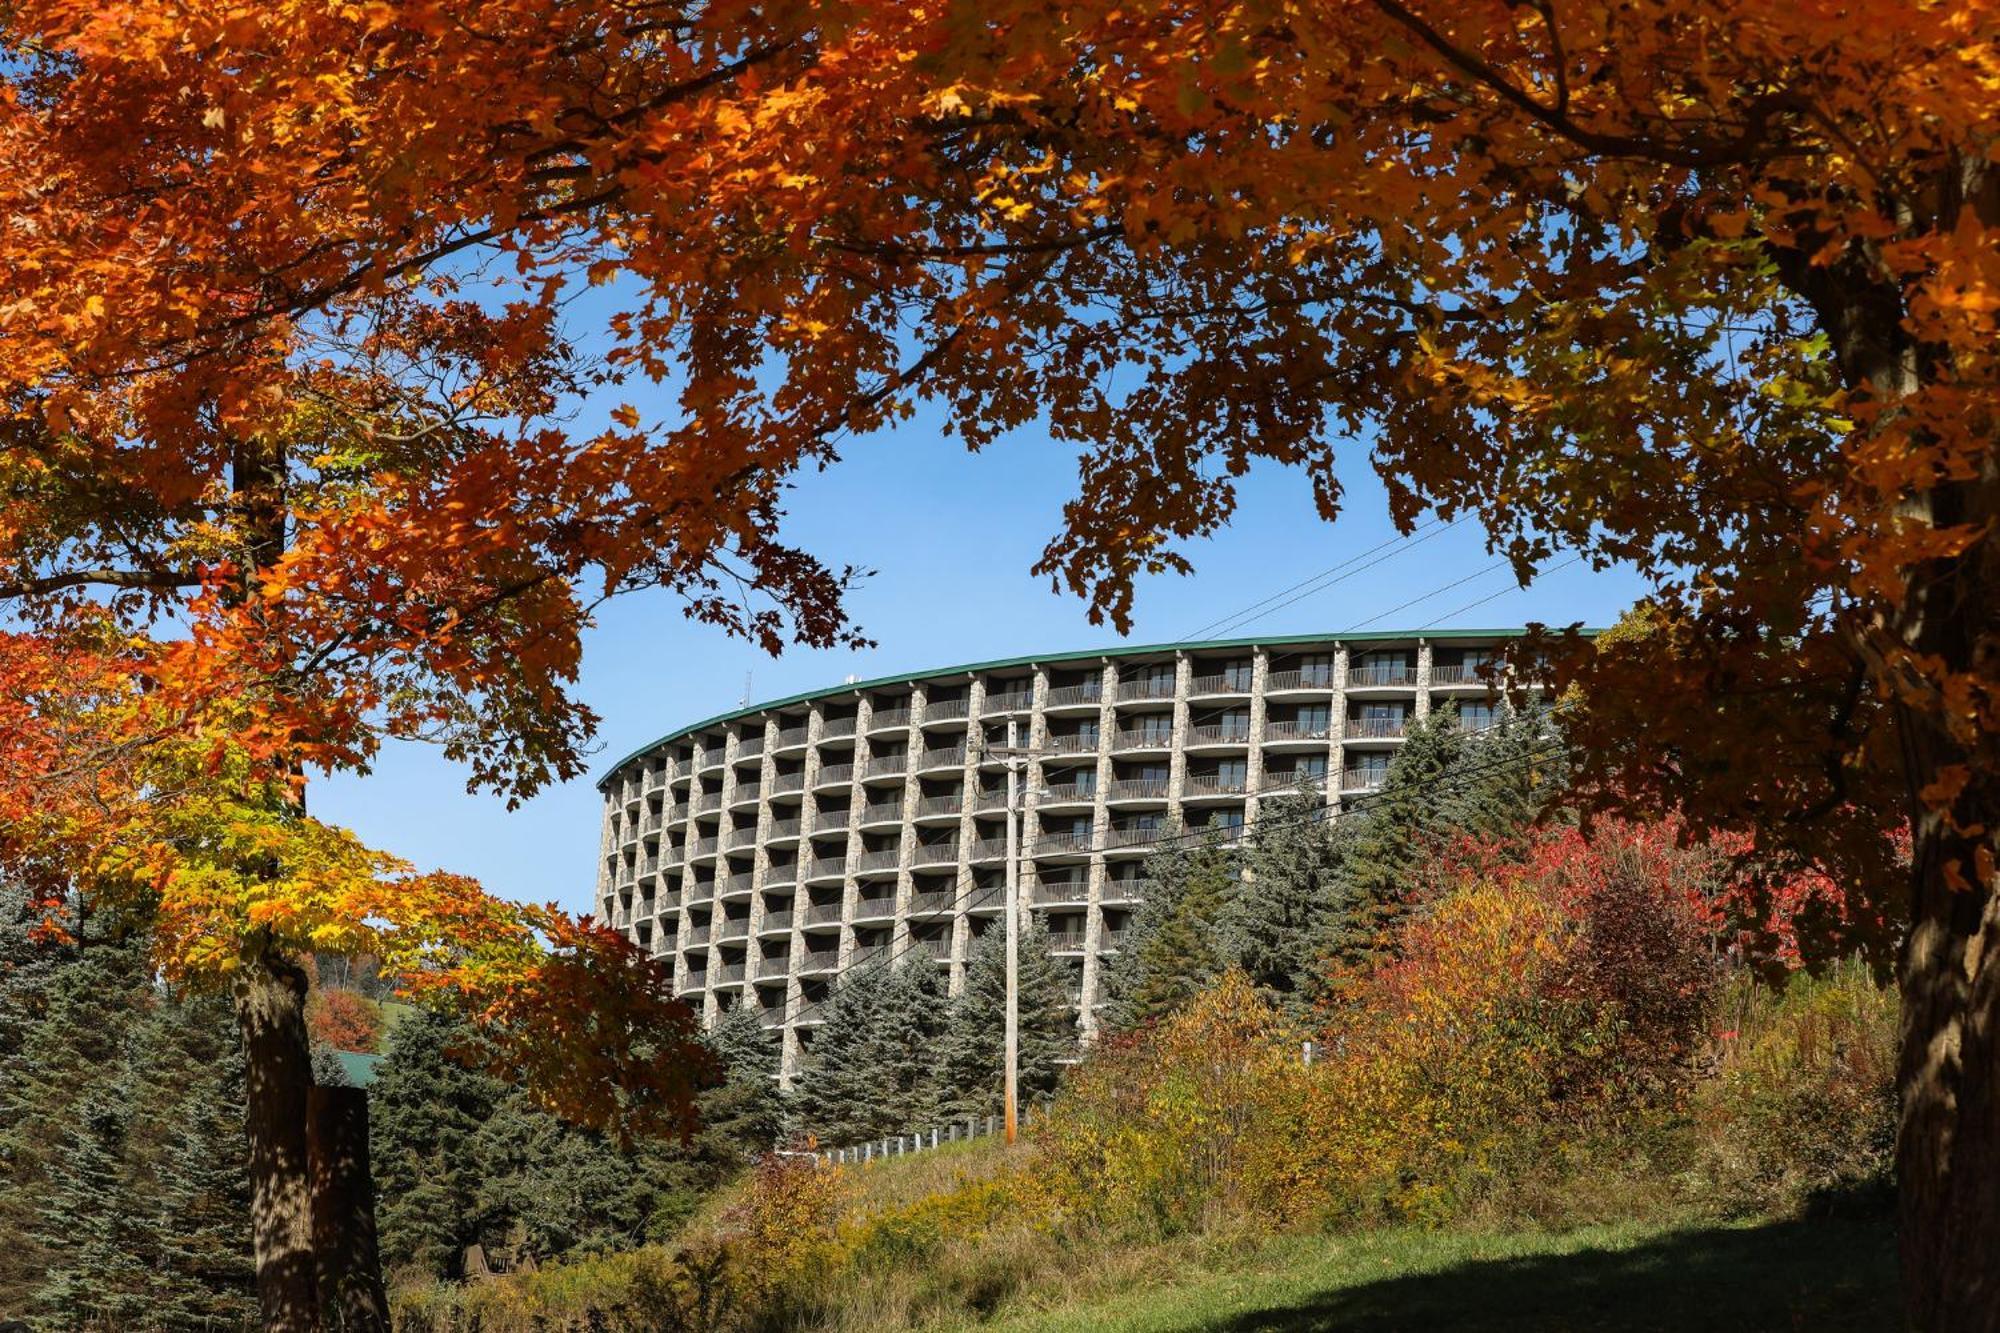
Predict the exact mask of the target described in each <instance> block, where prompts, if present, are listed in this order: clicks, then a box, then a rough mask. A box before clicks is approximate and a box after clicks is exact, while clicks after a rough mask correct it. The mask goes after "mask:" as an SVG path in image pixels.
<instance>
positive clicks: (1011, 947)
mask: <svg viewBox="0 0 2000 1333" xmlns="http://www.w3.org/2000/svg"><path fill="white" fill-rule="evenodd" d="M1018 725H1019V724H1018V723H1016V722H1015V720H1014V719H1013V718H1012V717H1009V718H1008V719H1007V909H1006V912H1005V913H1004V916H1005V919H1006V931H1007V1094H1006V1096H1007V1102H1006V1114H1007V1142H1008V1143H1010V1144H1011V1143H1012V1142H1014V1136H1015V1134H1016V1132H1017V1129H1018V1125H1017V1120H1016V1116H1017V1113H1018V1109H1019V1107H1018V1099H1019V1097H1020V1086H1021V932H1020V931H1019V930H1018V929H1016V928H1015V918H1016V917H1018V916H1019V915H1020V914H1021V830H1020V824H1019V822H1018V821H1019V818H1020V812H1019V810H1018V808H1017V806H1018V803H1019V801H1020V796H1021V768H1020V765H1021V752H1020V749H1019V748H1018V744H1019V736H1018V733H1017V730H1016V728H1017V727H1018Z"/></svg>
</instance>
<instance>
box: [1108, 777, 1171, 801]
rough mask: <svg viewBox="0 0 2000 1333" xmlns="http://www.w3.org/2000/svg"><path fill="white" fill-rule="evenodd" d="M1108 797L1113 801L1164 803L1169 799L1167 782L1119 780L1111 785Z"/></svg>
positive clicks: (1162, 780) (1135, 779) (1156, 780)
mask: <svg viewBox="0 0 2000 1333" xmlns="http://www.w3.org/2000/svg"><path fill="white" fill-rule="evenodd" d="M1108 797H1109V799H1111V800H1113V801H1164V800H1166V799H1167V780H1166V779H1165V778H1119V779H1118V780H1116V781H1115V782H1113V783H1112V784H1111V790H1110V792H1109V793H1108Z"/></svg>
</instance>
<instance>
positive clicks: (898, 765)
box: [861, 754, 910, 780]
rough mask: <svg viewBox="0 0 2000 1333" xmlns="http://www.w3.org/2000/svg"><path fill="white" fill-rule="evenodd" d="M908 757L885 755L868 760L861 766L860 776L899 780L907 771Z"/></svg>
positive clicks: (908, 765) (903, 755) (904, 755)
mask: <svg viewBox="0 0 2000 1333" xmlns="http://www.w3.org/2000/svg"><path fill="white" fill-rule="evenodd" d="M909 767H910V757H909V756H908V755H906V754H885V755H881V756H879V757H877V758H874V759H870V760H869V761H868V762H867V763H865V764H863V765H862V766H861V776H862V778H863V779H864V780H866V779H869V778H900V777H902V776H903V774H904V773H906V772H907V771H909Z"/></svg>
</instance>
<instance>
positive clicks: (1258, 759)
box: [1243, 647, 1271, 824]
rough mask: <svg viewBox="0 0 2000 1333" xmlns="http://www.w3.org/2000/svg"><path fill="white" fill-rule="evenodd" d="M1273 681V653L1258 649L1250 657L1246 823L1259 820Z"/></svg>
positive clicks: (1244, 780)
mask: <svg viewBox="0 0 2000 1333" xmlns="http://www.w3.org/2000/svg"><path fill="white" fill-rule="evenodd" d="M1270 679H1271V653H1270V650H1269V649H1267V648H1261V647H1260V648H1258V649H1256V650H1255V651H1254V652H1253V653H1252V654H1251V656H1250V753H1249V755H1248V762H1247V763H1246V764H1245V766H1244V770H1243V788H1244V794H1243V822H1244V823H1246V824H1248V823H1251V822H1253V821H1255V820H1256V818H1257V796H1258V793H1259V792H1260V791H1261V790H1262V789H1263V786H1264V719H1265V716H1266V714H1267V713H1268V712H1269V709H1267V708H1266V707H1265V703H1264V690H1265V687H1266V686H1267V685H1268V684H1269V683H1270Z"/></svg>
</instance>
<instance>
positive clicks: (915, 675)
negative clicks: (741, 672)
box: [596, 626, 1600, 791]
mask: <svg viewBox="0 0 2000 1333" xmlns="http://www.w3.org/2000/svg"><path fill="white" fill-rule="evenodd" d="M1527 632H1528V631H1527V630H1526V628H1524V627H1520V626H1516V627H1514V628H1511V629H1430V630H1366V631H1363V632H1360V633H1352V634H1276V635H1266V636H1258V637H1255V638H1248V639H1190V640H1187V641H1186V642H1182V643H1136V644H1133V645H1132V646H1131V647H1129V648H1080V649H1077V650H1075V651H1073V652H1062V653H1031V654H1029V655H1028V656H1026V657H1002V658H997V659H995V660H994V661H991V662H968V663H966V664H965V665H964V666H947V667H938V668H937V669H935V670H932V671H904V672H899V673H898V674H896V675H892V676H876V677H875V678H874V679H872V680H857V681H855V682H854V683H853V684H840V685H832V686H828V687H826V688H824V689H817V690H807V691H806V692H805V693H803V694H792V695H787V696H786V697H784V698H782V699H770V700H766V701H765V702H763V703H758V704H749V705H746V706H745V707H742V708H732V709H731V710H729V711H728V712H726V713H717V714H716V715H715V716H714V717H705V718H703V719H702V720H701V721H699V722H691V723H689V724H688V725H687V726H685V727H677V728H675V729H674V730H672V731H670V732H668V733H666V734H665V735H664V736H660V737H657V738H656V739H654V740H650V741H648V742H646V743H645V744H644V745H642V746H640V747H639V748H638V749H636V750H633V751H631V752H629V753H627V754H626V755H624V756H622V757H621V758H620V759H619V760H618V762H616V763H614V764H612V765H610V766H609V767H608V768H606V769H605V770H604V776H603V777H601V778H599V779H598V780H597V784H596V785H597V789H598V790H599V791H603V790H604V787H605V784H606V783H608V782H610V781H611V779H612V778H613V777H614V776H616V775H617V773H618V770H619V769H621V768H623V767H625V765H627V764H629V763H631V762H632V761H633V760H634V759H637V758H638V757H639V756H640V755H643V754H646V753H648V752H650V751H653V750H657V749H659V748H660V747H661V746H662V745H670V744H672V743H673V742H675V741H677V740H679V739H681V738H682V737H683V736H691V735H693V734H694V733H695V732H697V731H702V730H704V729H706V728H708V727H716V726H721V725H722V724H723V723H725V722H734V721H736V720H737V719H738V718H744V717H749V716H750V715H751V714H753V713H767V712H769V711H770V710H771V709H773V708H789V707H791V706H792V705H793V704H802V703H810V702H812V701H813V700H814V699H831V698H833V697H834V696H835V695H837V694H849V693H855V694H858V693H860V692H862V691H864V690H877V689H881V688H882V687H883V686H885V685H907V684H914V683H915V682H917V681H920V680H931V679H935V678H936V677H938V676H958V675H964V674H966V673H969V672H973V671H999V670H1002V669H1004V668H1006V667H1017V666H1036V665H1038V664H1040V663H1044V662H1075V661H1078V660H1080V659H1082V658H1086V657H1128V656H1135V655H1137V654H1139V653H1166V652H1177V653H1178V652H1190V651H1195V650H1199V649H1207V648H1254V647H1257V646H1259V645H1265V644H1281V643H1350V642H1360V643H1368V642H1376V641H1380V640H1383V639H1495V638H1519V637H1520V636H1521V635H1523V634H1526V633H1527ZM1581 632H1582V633H1584V634H1597V633H1599V632H1600V631H1598V630H1597V629H1595V628H1593V627H1584V628H1583V629H1582V631H1581Z"/></svg>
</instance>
